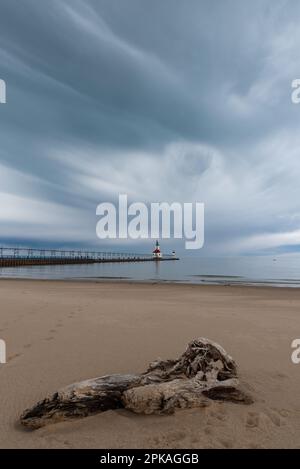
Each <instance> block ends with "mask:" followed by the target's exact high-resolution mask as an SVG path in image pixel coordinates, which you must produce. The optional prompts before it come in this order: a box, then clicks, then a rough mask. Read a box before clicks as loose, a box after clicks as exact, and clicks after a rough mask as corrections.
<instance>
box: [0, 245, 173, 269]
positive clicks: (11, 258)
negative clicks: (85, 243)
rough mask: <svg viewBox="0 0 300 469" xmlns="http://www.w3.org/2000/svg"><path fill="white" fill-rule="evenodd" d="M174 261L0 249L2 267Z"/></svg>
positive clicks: (96, 253)
mask: <svg viewBox="0 0 300 469" xmlns="http://www.w3.org/2000/svg"><path fill="white" fill-rule="evenodd" d="M174 260H179V259H178V257H175V256H174V255H171V254H166V255H163V256H162V257H160V258H159V259H158V258H156V257H154V256H153V255H152V254H137V253H128V252H106V251H103V252H99V251H86V250H62V249H37V248H15V247H13V248H10V247H0V267H21V266H30V265H62V264H95V263H107V262H148V261H152V262H153V261H154V262H157V261H174Z"/></svg>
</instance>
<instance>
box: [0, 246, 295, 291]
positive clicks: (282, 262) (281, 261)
mask: <svg viewBox="0 0 300 469" xmlns="http://www.w3.org/2000/svg"><path fill="white" fill-rule="evenodd" d="M0 277H6V278H7V277H8V278H31V279H86V280H97V279H98V280H99V281H100V280H129V281H147V282H181V283H195V284H249V285H270V286H289V287H300V255H299V254H293V255H291V254H289V255H281V256H278V257H276V258H273V257H270V256H256V257H254V256H253V257H225V258H224V257H223V258H192V257H182V258H181V259H180V260H179V261H163V262H137V263H130V262H129V263H120V264H119V263H112V264H109V263H108V264H81V265H56V266H55V265H54V266H30V267H14V268H1V269H0Z"/></svg>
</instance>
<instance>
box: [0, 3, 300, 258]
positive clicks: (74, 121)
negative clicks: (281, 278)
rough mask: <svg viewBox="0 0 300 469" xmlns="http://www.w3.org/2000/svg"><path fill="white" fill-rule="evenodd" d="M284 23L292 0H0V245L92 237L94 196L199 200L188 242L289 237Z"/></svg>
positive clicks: (297, 15)
mask: <svg viewBox="0 0 300 469" xmlns="http://www.w3.org/2000/svg"><path fill="white" fill-rule="evenodd" d="M299 20H300V4H298V2H295V1H293V0H276V1H273V0H254V1H252V2H247V4H246V2H240V1H238V0H223V1H219V0H202V1H199V0H189V1H188V2H176V1H174V0H164V1H161V0H160V1H159V0H152V1H151V2H149V1H147V0H84V1H83V0H51V1H43V2H41V1H40V0H24V1H22V2H20V1H18V0H1V2H0V79H3V80H5V82H6V86H7V90H6V91H7V103H6V104H3V105H2V104H0V141H1V145H0V243H1V244H8V243H18V244H24V245H26V244H29V243H30V244H32V243H34V244H36V245H49V246H50V245H59V246H66V245H76V246H85V247H86V246H92V247H95V248H101V249H102V248H104V247H106V246H108V245H111V243H104V242H103V241H100V240H98V239H97V238H96V231H95V227H96V221H97V220H96V215H95V214H96V206H97V205H98V204H99V203H101V202H103V201H115V200H116V199H117V197H118V194H119V193H127V194H128V196H129V198H130V200H131V201H145V202H149V203H150V202H155V201H167V202H173V201H178V202H193V201H198V202H204V203H205V217H206V218H205V221H206V223H205V247H204V248H203V249H202V252H201V254H203V253H204V254H208V255H213V254H218V255H219V254H238V253H243V254H244V253H246V254H251V253H258V252H280V251H284V250H286V249H289V250H290V249H295V250H296V249H298V246H299V244H300V197H299V180H300V133H299V119H300V105H299V106H297V105H295V104H293V103H292V101H291V92H292V89H291V83H292V81H293V80H294V79H295V78H299V77H300V59H299V50H300V30H299ZM116 243H117V242H115V244H114V245H116ZM166 244H167V243H166ZM144 246H145V241H143V244H142V241H141V242H140V243H139V242H138V241H136V242H135V247H136V250H140V249H142V247H143V248H144ZM169 246H170V247H172V242H170V243H169ZM121 247H122V248H124V249H126V248H127V245H126V243H124V241H123V244H122V245H121ZM181 248H182V249H183V243H182V244H179V245H178V249H179V250H180V249H181ZM130 249H132V242H130ZM194 254H195V253H193V255H194Z"/></svg>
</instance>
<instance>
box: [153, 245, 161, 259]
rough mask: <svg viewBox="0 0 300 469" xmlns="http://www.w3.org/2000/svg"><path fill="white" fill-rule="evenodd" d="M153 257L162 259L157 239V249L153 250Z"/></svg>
mask: <svg viewBox="0 0 300 469" xmlns="http://www.w3.org/2000/svg"><path fill="white" fill-rule="evenodd" d="M153 257H154V258H155V259H161V250H160V246H159V242H158V241H156V243H155V249H154V251H153Z"/></svg>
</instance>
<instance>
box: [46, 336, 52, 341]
mask: <svg viewBox="0 0 300 469" xmlns="http://www.w3.org/2000/svg"><path fill="white" fill-rule="evenodd" d="M53 339H54V337H52V336H51V337H46V338H45V340H53Z"/></svg>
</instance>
